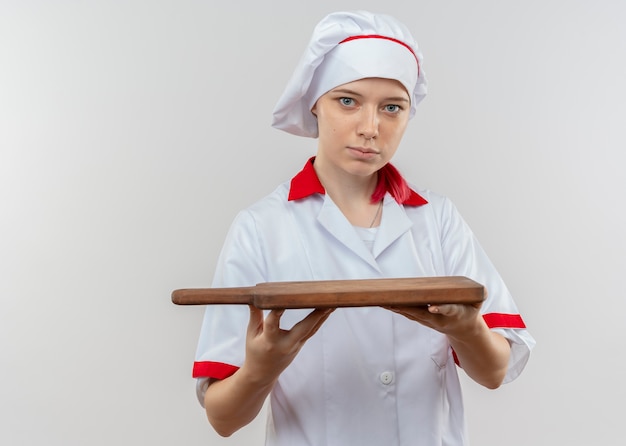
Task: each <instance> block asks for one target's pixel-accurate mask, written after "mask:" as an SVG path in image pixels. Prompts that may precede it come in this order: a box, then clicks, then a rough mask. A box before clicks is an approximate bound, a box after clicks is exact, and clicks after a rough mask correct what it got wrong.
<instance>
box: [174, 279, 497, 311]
mask: <svg viewBox="0 0 626 446" xmlns="http://www.w3.org/2000/svg"><path fill="white" fill-rule="evenodd" d="M484 298H485V290H484V287H483V286H482V285H481V284H479V283H477V282H474V281H473V280H471V279H469V278H467V277H462V276H446V277H414V278H400V279H362V280H321V281H304V282H266V283H260V284H258V285H255V286H250V287H234V288H188V289H179V290H174V291H173V292H172V302H174V303H175V304H177V305H213V304H246V305H248V304H252V305H254V306H256V307H258V308H262V309H273V308H285V309H287V308H338V307H366V306H390V305H391V306H394V305H398V306H401V305H406V306H419V305H428V304H447V303H459V304H474V303H479V302H482V301H483V300H484Z"/></svg>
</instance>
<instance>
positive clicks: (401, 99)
mask: <svg viewBox="0 0 626 446" xmlns="http://www.w3.org/2000/svg"><path fill="white" fill-rule="evenodd" d="M331 93H347V94H350V95H353V96H359V97H363V95H362V94H361V93H358V92H356V91H354V90H350V89H348V88H336V89H334V90H331ZM385 101H395V102H410V101H409V100H408V99H407V98H405V97H402V96H391V97H388V98H385Z"/></svg>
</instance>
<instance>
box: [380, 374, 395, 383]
mask: <svg viewBox="0 0 626 446" xmlns="http://www.w3.org/2000/svg"><path fill="white" fill-rule="evenodd" d="M380 382H381V383H383V384H384V385H386V386H388V385H389V384H391V383H392V382H393V372H383V373H381V374H380Z"/></svg>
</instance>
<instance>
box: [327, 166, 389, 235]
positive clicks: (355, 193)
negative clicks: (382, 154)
mask: <svg viewBox="0 0 626 446" xmlns="http://www.w3.org/2000/svg"><path fill="white" fill-rule="evenodd" d="M322 170H323V169H320V170H318V169H316V173H317V176H318V178H319V180H320V182H321V183H322V185H323V186H324V189H325V190H326V194H327V195H328V196H329V197H330V198H331V199H332V200H333V202H334V203H335V204H336V205H337V207H338V208H339V209H340V210H341V212H342V213H343V214H344V215H345V217H346V218H347V219H348V221H349V222H350V223H351V224H353V225H355V226H362V227H371V226H377V225H378V222H379V221H380V210H381V209H380V202H377V203H372V193H373V192H374V189H375V188H376V184H377V181H378V175H377V173H374V174H372V175H369V176H366V177H360V176H354V175H348V174H345V175H327V172H323V171H322Z"/></svg>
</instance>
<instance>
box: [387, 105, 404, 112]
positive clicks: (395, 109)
mask: <svg viewBox="0 0 626 446" xmlns="http://www.w3.org/2000/svg"><path fill="white" fill-rule="evenodd" d="M400 110H402V109H401V108H400V106H399V105H395V104H389V105H385V111H387V112H389V113H398V112H399V111H400Z"/></svg>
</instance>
